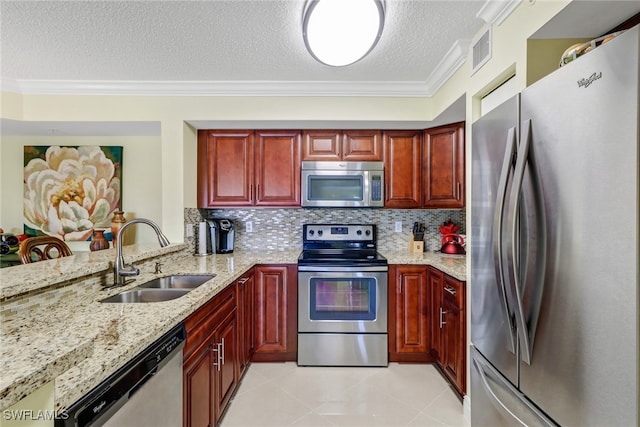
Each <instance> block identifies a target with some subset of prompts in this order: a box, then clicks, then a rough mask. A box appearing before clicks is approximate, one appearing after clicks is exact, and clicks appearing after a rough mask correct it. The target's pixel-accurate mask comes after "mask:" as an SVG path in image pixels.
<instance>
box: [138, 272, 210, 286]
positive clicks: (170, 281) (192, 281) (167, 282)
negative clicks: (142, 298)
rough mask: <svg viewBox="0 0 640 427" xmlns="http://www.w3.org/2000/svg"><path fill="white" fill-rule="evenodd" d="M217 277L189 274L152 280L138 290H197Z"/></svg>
mask: <svg viewBox="0 0 640 427" xmlns="http://www.w3.org/2000/svg"><path fill="white" fill-rule="evenodd" d="M214 277H216V275H215V274H189V275H172V276H166V277H158V278H157V279H153V280H150V281H148V282H146V283H143V284H142V285H140V286H138V288H145V289H149V288H150V289H158V288H159V289H195V288H197V287H198V286H200V285H202V284H203V283H205V282H207V281H208V280H211V279H213V278H214Z"/></svg>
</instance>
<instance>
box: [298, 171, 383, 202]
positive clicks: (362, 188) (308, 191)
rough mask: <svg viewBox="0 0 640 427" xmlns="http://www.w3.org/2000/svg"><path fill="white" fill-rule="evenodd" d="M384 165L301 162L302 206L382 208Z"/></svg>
mask: <svg viewBox="0 0 640 427" xmlns="http://www.w3.org/2000/svg"><path fill="white" fill-rule="evenodd" d="M383 205H384V163H383V162H302V206H305V207H318V208H327V207H339V208H381V207H383Z"/></svg>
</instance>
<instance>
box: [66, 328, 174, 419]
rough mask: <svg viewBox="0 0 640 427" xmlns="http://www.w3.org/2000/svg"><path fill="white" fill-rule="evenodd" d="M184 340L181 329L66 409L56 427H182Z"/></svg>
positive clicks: (148, 348)
mask: <svg viewBox="0 0 640 427" xmlns="http://www.w3.org/2000/svg"><path fill="white" fill-rule="evenodd" d="M185 338H186V330H185V327H184V324H183V323H181V324H179V325H178V326H176V327H174V328H173V329H172V330H171V331H169V332H167V333H166V334H165V335H163V336H162V337H161V338H159V339H158V340H156V341H155V342H154V343H153V344H151V345H150V346H149V347H147V348H146V349H145V350H143V351H142V352H140V353H139V354H138V355H137V356H136V357H134V358H133V359H132V360H131V361H129V362H127V364H125V365H124V366H123V367H122V368H120V369H118V371H116V372H115V373H114V374H113V375H111V376H109V377H108V378H107V379H106V380H104V381H103V382H102V383H100V384H99V385H98V386H97V387H95V388H94V389H93V390H91V391H90V392H89V393H87V394H86V395H85V396H83V397H82V398H81V399H80V400H78V401H77V402H75V403H74V404H73V405H71V406H70V407H69V408H68V409H66V410H65V411H64V415H65V416H64V418H65V419H56V421H55V427H85V426H91V427H99V426H107V427H114V426H118V427H134V426H135V427H145V426H149V427H151V426H153V427H159V426H181V425H182V348H183V347H184V344H185ZM60 418H62V417H60Z"/></svg>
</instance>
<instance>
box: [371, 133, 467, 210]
mask: <svg viewBox="0 0 640 427" xmlns="http://www.w3.org/2000/svg"><path fill="white" fill-rule="evenodd" d="M383 141H384V144H383V146H384V150H383V153H384V169H385V185H386V187H385V204H384V206H385V208H398V209H412V208H413V209H416V208H418V209H420V208H423V209H433V208H436V209H437V208H444V209H451V208H463V207H464V174H465V171H464V122H461V123H455V124H452V125H447V126H441V127H437V128H432V129H426V130H424V131H422V130H415V131H414V130H392V131H385V132H384V137H383Z"/></svg>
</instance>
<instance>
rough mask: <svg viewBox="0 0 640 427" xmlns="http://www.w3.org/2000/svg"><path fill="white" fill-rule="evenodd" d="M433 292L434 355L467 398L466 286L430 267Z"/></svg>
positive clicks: (429, 273) (430, 283)
mask: <svg viewBox="0 0 640 427" xmlns="http://www.w3.org/2000/svg"><path fill="white" fill-rule="evenodd" d="M428 277H429V279H428V280H429V285H430V288H431V302H432V303H431V306H432V307H433V308H434V310H433V311H432V316H431V324H432V328H431V330H432V331H433V332H434V333H433V335H432V344H431V353H432V355H433V357H434V358H435V360H436V363H437V365H438V367H439V368H440V370H441V371H442V372H443V373H444V375H445V376H446V377H447V378H448V379H449V381H450V382H451V384H452V385H453V386H454V387H455V388H456V390H457V391H458V393H460V394H461V395H464V394H466V359H467V351H466V349H467V345H466V343H467V334H466V318H465V309H466V303H465V301H466V298H465V282H461V281H459V280H457V279H454V278H453V277H451V276H449V275H447V274H444V273H443V272H441V271H440V270H437V269H435V268H433V267H429V271H428Z"/></svg>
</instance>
